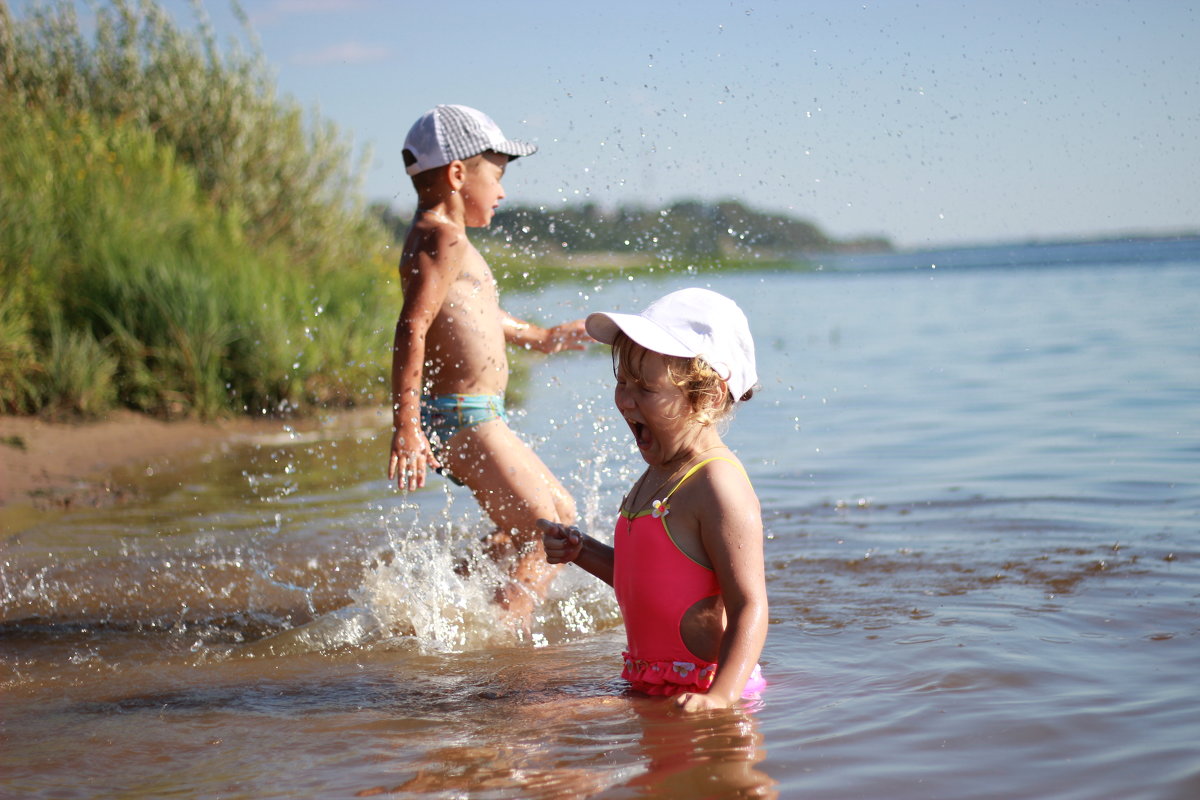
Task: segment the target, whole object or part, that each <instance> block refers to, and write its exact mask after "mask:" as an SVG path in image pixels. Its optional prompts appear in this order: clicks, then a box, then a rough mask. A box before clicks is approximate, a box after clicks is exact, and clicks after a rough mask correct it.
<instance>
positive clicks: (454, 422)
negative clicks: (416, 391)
mask: <svg viewBox="0 0 1200 800" xmlns="http://www.w3.org/2000/svg"><path fill="white" fill-rule="evenodd" d="M494 419H498V420H501V421H502V422H508V412H507V411H505V410H504V395H502V394H443V395H438V396H437V397H434V396H432V395H424V396H422V397H421V429H422V430H423V431H424V432H425V436H426V437H428V439H429V446H430V447H432V448H433V452H434V454H435V455H436V456H437V457H438V459H439V460H441V459H442V458H443V454H444V453H445V448H446V444H447V443H448V442H449V441H450V440H451V439H452V438H454V434H456V433H458V432H459V431H462V430H466V429H467V428H474V427H475V426H476V425H482V424H483V423H485V422H491V421H492V420H494ZM438 473H440V474H441V475H444V476H446V477H447V478H449V479H450V480H452V481H454V482H455V483H457V484H458V485H459V486H462V485H463V484H462V481H460V480H458V479H457V478H455V477H454V476H453V475H451V474H450V473H449V472H447V471H446V470H445V468H442V469H439V470H438Z"/></svg>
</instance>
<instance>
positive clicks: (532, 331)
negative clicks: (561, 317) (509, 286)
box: [500, 310, 592, 353]
mask: <svg viewBox="0 0 1200 800" xmlns="http://www.w3.org/2000/svg"><path fill="white" fill-rule="evenodd" d="M500 313H501V314H503V315H504V320H503V324H504V340H505V341H506V342H508V343H509V344H515V345H517V346H518V347H525V348H528V349H531V350H537V351H538V352H541V353H557V352H559V351H560V350H583V349H584V348H585V347H587V344H588V342H590V341H592V337H590V336H588V335H587V331H585V330H584V328H583V320H581V319H577V320H572V321H571V322H564V323H562V324H561V325H555V326H554V327H553V328H542V327H540V326H538V325H534V324H533V323H532V322H526V321H525V320H523V319H517V318H516V317H514V316H513V315H512V314H509V313H508V312H507V311H504V310H501V312H500Z"/></svg>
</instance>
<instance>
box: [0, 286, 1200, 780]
mask: <svg viewBox="0 0 1200 800" xmlns="http://www.w3.org/2000/svg"><path fill="white" fill-rule="evenodd" d="M719 281H720V282H719V283H718V282H717V279H714V285H715V286H716V288H718V289H720V290H721V291H724V292H725V293H727V294H730V295H731V296H734V297H737V298H738V299H739V301H742V302H743V304H744V306H745V307H746V308H747V310H748V312H749V316H750V318H751V322H752V325H754V326H755V328H756V333H757V335H758V337H759V339H760V342H761V343H762V344H761V347H760V351H761V352H760V362H761V363H760V370H759V371H760V374H762V375H763V376H764V386H763V390H762V392H761V393H760V394H759V395H758V396H756V398H755V399H754V401H752V403H750V404H748V405H747V406H746V407H745V408H744V409H742V410H741V411H740V412H739V415H738V418H737V419H735V420H734V422H733V424H732V426H731V428H730V431H729V435H728V439H729V441H730V442H731V443H732V444H733V445H734V446H735V447H736V448H737V449H738V451H739V452H740V453H741V454H742V456H743V458H744V460H745V461H746V463H747V466H748V468H749V471H750V474H751V475H752V477H753V479H754V481H755V484H756V488H757V490H758V492H759V495H760V498H761V499H762V502H763V508H764V516H765V522H766V530H767V535H768V541H767V543H766V558H767V564H766V566H767V582H768V590H769V593H770V599H771V626H770V631H769V639H768V643H767V647H766V650H765V652H764V656H763V666H764V671H765V673H766V677H767V680H768V683H769V686H768V689H767V691H766V693H765V694H764V696H763V698H762V700H761V702H760V703H759V704H758V705H757V706H756V707H754V708H751V709H744V710H741V711H738V712H731V713H729V714H718V715H712V716H704V717H695V718H690V717H688V718H685V717H680V716H673V715H671V714H668V713H667V712H666V711H665V709H664V708H663V707H662V706H661V704H659V703H658V702H657V701H647V700H637V699H634V698H629V697H626V696H625V695H623V694H622V685H621V683H620V681H619V680H617V679H616V676H617V674H618V673H619V670H620V663H619V654H620V651H621V649H622V645H623V631H622V629H621V627H620V620H619V616H618V613H617V609H616V606H615V603H614V602H613V599H612V597H611V592H610V591H608V590H607V588H606V587H602V586H601V585H599V584H598V583H597V582H595V581H593V580H591V579H590V578H588V577H587V576H585V575H582V574H581V573H579V571H575V572H572V571H569V570H568V571H566V572H564V573H563V574H562V576H561V577H560V578H559V580H558V581H557V582H556V584H555V586H554V589H553V594H552V598H551V601H550V602H549V603H548V604H547V605H546V606H545V607H544V608H543V609H542V610H541V612H540V613H539V615H538V616H537V618H536V619H535V620H534V622H533V625H532V628H531V631H530V633H529V635H528V636H526V635H522V634H518V633H517V632H514V631H511V630H508V629H506V628H504V627H503V626H501V625H498V624H497V623H496V612H495V609H494V607H493V606H492V603H491V592H492V588H493V587H494V585H495V583H496V581H498V580H499V573H498V572H497V571H496V568H495V566H494V565H492V564H491V563H490V562H488V561H487V560H486V559H484V558H482V557H481V552H480V544H479V538H480V536H481V535H482V534H483V533H485V532H486V523H485V520H484V519H483V518H482V517H481V515H480V514H479V512H478V510H477V508H476V507H475V505H474V503H473V501H471V499H470V497H469V496H468V495H466V494H465V493H464V492H462V491H461V490H457V489H454V488H452V487H450V486H449V485H448V484H445V483H444V482H442V481H440V480H434V481H433V482H432V484H431V487H430V488H429V489H428V490H426V491H423V492H417V493H414V494H412V495H409V496H402V495H399V494H396V493H395V492H393V491H392V490H391V489H390V487H389V486H388V485H387V482H386V481H385V480H384V479H383V477H382V466H381V465H382V464H383V455H384V453H385V449H386V444H387V443H386V438H385V436H384V434H385V430H384V428H385V427H386V425H385V424H369V425H364V426H360V427H358V428H354V429H351V430H340V431H337V432H336V433H326V434H325V435H312V434H303V435H301V434H298V433H296V432H295V431H290V430H286V429H281V430H280V435H279V436H278V437H276V438H273V439H271V440H265V441H261V442H258V443H254V444H251V445H247V446H245V447H237V448H231V449H229V450H228V451H226V452H217V453H213V454H210V455H209V456H208V457H206V458H204V459H201V460H197V461H196V462H195V463H190V464H186V465H183V466H181V467H179V468H178V469H174V470H171V471H160V472H159V473H158V474H155V475H153V476H146V475H141V476H138V477H137V481H138V485H139V493H138V495H137V498H138V499H136V500H134V501H132V502H130V503H129V504H127V505H125V506H123V507H119V508H109V509H97V510H89V511H81V512H78V513H73V514H69V515H59V516H47V517H44V518H42V519H41V520H35V524H31V525H29V526H27V527H23V528H22V529H21V530H19V531H17V532H15V533H13V532H9V533H7V534H6V535H5V538H4V540H3V542H2V544H0V547H2V548H3V549H2V560H0V687H2V691H3V693H4V720H3V726H2V727H0V737H3V745H2V746H0V776H3V777H2V778H0V789H2V791H0V794H5V795H11V796H21V797H64V796H89V797H162V796H182V797H211V796H229V797H271V796H287V797H328V796H356V795H357V796H371V795H373V794H386V795H393V796H430V797H457V796H470V797H496V798H515V797H520V798H528V797H547V798H549V797H593V796H594V797H632V796H637V797H692V796H716V797H720V796H730V797H735V796H737V797H741V796H774V795H776V794H778V796H782V797H802V796H812V797H822V798H840V797H846V798H850V797H895V798H907V797H914V798H915V797H961V796H973V795H975V794H978V793H979V791H980V790H979V788H978V787H980V786H986V787H989V789H988V791H989V792H991V791H992V790H993V789H994V792H993V793H994V794H995V795H996V796H1004V797H1008V798H1044V797H1121V798H1164V797H1165V798H1175V797H1179V798H1183V797H1191V796H1195V795H1196V793H1197V791H1200V767H1198V766H1197V763H1196V761H1195V757H1194V753H1193V752H1192V750H1193V749H1194V748H1192V743H1194V742H1195V741H1196V740H1197V738H1198V737H1200V717H1197V715H1196V713H1195V712H1194V710H1193V708H1194V702H1193V695H1194V688H1193V686H1194V672H1195V652H1196V650H1195V647H1196V638H1197V636H1200V628H1197V625H1196V619H1197V615H1196V611H1197V607H1196V604H1197V596H1196V593H1195V586H1196V585H1197V579H1198V578H1200V574H1198V567H1197V565H1198V564H1200V539H1198V538H1197V521H1198V520H1200V485H1198V478H1197V476H1198V475H1200V472H1197V471H1196V469H1195V466H1196V465H1197V464H1198V463H1200V447H1198V446H1197V444H1196V439H1195V436H1194V435H1192V433H1193V432H1194V431H1196V430H1200V396H1198V395H1197V388H1196V387H1197V386H1198V385H1200V384H1197V382H1196V380H1195V378H1196V375H1197V372H1196V365H1197V364H1200V337H1198V336H1196V334H1197V333H1198V332H1200V331H1198V330H1197V325H1196V321H1195V316H1194V313H1193V311H1194V310H1193V308H1192V306H1193V305H1194V303H1193V300H1194V298H1195V296H1197V290H1198V289H1200V285H1198V284H1200V270H1197V269H1196V268H1194V267H1159V268H1154V269H1147V268H1139V269H1127V268H1111V267H1105V268H1099V267H1098V268H1095V269H1091V270H1088V269H1083V268H1080V267H1072V268H1071V269H1069V270H1060V271H1054V270H1044V271H1037V270H1024V271H1020V272H1008V271H989V270H976V271H971V272H968V273H960V274H953V273H947V274H939V275H938V276H937V279H936V281H931V280H929V278H928V276H925V275H917V274H912V273H907V272H902V273H873V274H870V275H863V276H856V275H832V274H809V275H777V274H768V275H740V276H729V277H724V278H720V279H719ZM669 288H674V286H673V285H670V286H668V285H665V284H662V285H647V286H634V285H630V286H624V285H614V286H611V287H599V288H597V289H595V290H594V291H592V292H591V294H590V295H589V296H588V297H587V298H582V297H580V296H579V295H578V290H575V289H567V288H562V289H557V290H554V291H551V292H547V293H545V294H542V295H539V296H537V297H528V298H523V299H521V300H520V302H524V303H527V304H528V306H529V307H528V308H519V307H514V309H513V310H514V312H516V313H519V314H522V315H525V316H530V317H533V318H535V319H536V318H539V317H540V316H546V317H547V318H550V317H553V318H556V319H557V318H567V317H568V316H570V315H571V313H572V312H573V311H577V310H586V308H590V307H592V306H603V307H605V308H618V309H626V308H628V309H636V308H640V307H641V306H642V305H643V304H644V302H645V301H646V300H648V299H651V298H652V297H655V296H658V295H659V294H661V293H662V292H663V291H665V290H666V289H669ZM797 298H802V302H801V309H802V312H803V313H797V312H796V305H797V302H798V301H797ZM580 306H583V308H580ZM835 334H836V335H835ZM610 380H611V376H610V371H609V366H608V363H607V360H606V359H605V357H604V356H603V355H602V354H600V353H595V354H590V355H579V356H575V355H572V356H566V357H563V358H561V359H556V360H555V361H554V362H553V363H552V364H551V362H545V363H544V364H543V363H541V362H539V363H535V364H534V366H533V369H532V373H531V385H530V388H529V405H528V407H527V408H526V409H524V413H518V414H517V416H518V419H517V421H516V425H517V427H518V429H519V430H521V431H523V432H524V433H525V434H526V435H527V436H529V437H531V438H532V439H533V440H534V441H535V444H536V446H537V448H538V450H539V452H540V453H541V454H542V455H543V456H544V457H545V459H546V461H547V463H548V464H550V466H551V468H552V469H554V470H555V471H556V472H557V473H558V474H560V475H562V476H564V478H565V483H566V484H567V486H568V488H569V489H570V490H571V491H572V492H573V493H574V494H575V496H576V498H577V501H578V504H579V507H580V509H581V513H582V515H583V518H584V522H585V526H586V527H587V528H588V530H589V531H590V532H592V533H593V534H595V535H597V536H600V537H602V538H603V537H605V536H606V535H607V533H608V526H610V525H611V516H610V515H611V513H612V509H614V508H616V506H617V503H618V502H619V498H620V494H621V492H622V491H623V490H624V489H625V488H626V487H627V486H628V484H629V482H630V481H631V480H632V478H633V477H634V476H635V475H636V473H635V471H634V470H635V469H636V467H637V463H636V455H635V454H633V453H632V452H631V448H630V446H629V443H628V442H627V441H625V440H624V438H623V437H624V434H623V433H622V432H621V430H619V429H618V427H617V426H615V425H614V424H613V417H612V414H611V412H610V411H609V403H610V400H609V398H610V395H611V390H610V388H609V385H608V384H609V381H610ZM381 419H382V417H381ZM1014 765H1019V769H1014Z"/></svg>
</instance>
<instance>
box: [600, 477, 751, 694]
mask: <svg viewBox="0 0 1200 800" xmlns="http://www.w3.org/2000/svg"><path fill="white" fill-rule="evenodd" d="M718 460H721V461H729V459H723V458H710V459H706V460H704V461H701V462H700V463H699V464H697V465H696V466H694V467H692V468H691V469H690V470H688V472H687V474H685V475H684V476H683V477H682V478H681V479H680V480H679V483H677V484H675V488H673V489H671V491H669V492H667V494H666V496H665V497H663V499H662V500H656V501H655V502H654V505H653V508H651V509H649V510H647V511H642V512H640V513H638V514H635V515H633V517H630V516H629V515H628V513H627V512H626V511H625V509H621V513H620V515H619V517H618V519H617V526H616V532H615V534H614V536H613V548H614V562H613V589H614V590H615V591H616V595H617V602H618V603H619V604H620V606H621V614H622V615H623V616H624V617H625V637H626V641H627V643H628V646H629V649H628V651H626V653H625V669H624V670H623V671H622V672H621V677H622V678H625V679H626V680H627V681H629V682H630V683H631V684H632V685H633V688H634V689H637V690H638V691H640V692H643V693H645V694H652V695H673V694H679V693H680V692H707V691H708V690H709V688H710V687H711V686H712V682H713V678H715V677H716V674H717V665H716V664H715V663H713V662H711V661H705V660H703V659H700V658H697V657H696V656H695V655H694V654H693V653H692V652H691V651H690V650H688V648H687V645H685V644H684V643H683V638H682V637H681V636H680V634H679V627H680V624H681V623H682V622H683V616H684V614H685V613H687V610H688V609H689V608H691V607H692V606H694V605H695V604H696V603H697V602H699V601H700V600H703V599H705V598H708V597H715V596H717V595H719V594H720V593H721V587H720V586H719V585H718V583H717V575H716V572H714V571H713V570H712V569H711V568H710V567H705V566H703V565H701V564H698V563H696V562H695V561H693V560H692V559H691V558H690V557H688V556H687V555H685V554H684V552H683V551H682V550H680V549H679V547H678V546H677V545H676V544H675V541H674V540H673V539H672V538H671V532H670V530H669V529H668V528H667V521H666V517H667V515H668V513H669V511H670V507H669V505H668V500H670V498H671V495H673V494H674V493H675V491H676V490H677V489H679V487H680V486H682V485H683V484H684V482H685V481H687V479H688V478H690V477H692V475H694V474H696V472H697V471H698V470H699V469H700V468H701V467H703V466H704V465H705V464H707V463H709V462H710V461H718ZM730 463H735V464H736V463H737V462H732V461H731V462H730ZM739 466H740V465H739ZM763 686H765V682H764V681H763V679H762V675H761V673H760V671H759V669H758V667H757V666H756V667H755V668H754V674H753V675H752V676H751V677H750V680H749V681H748V682H747V684H746V691H745V693H746V694H756V693H757V692H759V691H761V690H762V688H763Z"/></svg>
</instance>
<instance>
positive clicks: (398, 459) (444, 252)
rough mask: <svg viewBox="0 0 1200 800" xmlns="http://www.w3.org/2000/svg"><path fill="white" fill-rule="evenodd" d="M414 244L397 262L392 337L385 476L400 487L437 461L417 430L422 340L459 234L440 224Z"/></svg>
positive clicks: (419, 482) (421, 479) (420, 482)
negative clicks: (397, 304)
mask: <svg viewBox="0 0 1200 800" xmlns="http://www.w3.org/2000/svg"><path fill="white" fill-rule="evenodd" d="M415 234H416V236H417V238H416V241H415V242H414V243H413V247H412V249H411V250H409V251H408V252H409V253H410V254H411V256H410V257H406V258H405V259H403V260H402V261H401V263H400V272H401V283H402V284H403V286H404V305H403V307H402V308H401V309H400V317H399V319H397V320H396V334H395V338H394V339H393V341H392V447H391V455H390V457H389V459H388V480H395V481H396V485H397V486H398V487H399V488H401V489H407V490H412V489H419V488H421V487H422V486H424V485H425V471H426V469H428V468H429V467H435V468H436V467H440V466H441V464H440V463H439V462H438V460H437V458H436V457H435V456H434V455H433V451H432V450H431V448H430V446H429V439H428V438H426V436H425V433H424V431H422V430H421V384H422V379H423V376H424V364H425V340H426V336H427V334H428V332H429V326H430V325H432V324H433V320H434V317H436V316H437V313H438V311H439V309H441V307H442V303H443V302H444V301H445V299H446V293H447V291H448V290H449V288H450V283H451V281H452V280H453V276H454V274H455V273H454V268H455V263H456V262H457V259H458V257H459V255H460V253H461V252H462V250H463V242H464V240H463V237H461V236H457V235H455V234H454V232H453V231H449V230H447V229H446V228H445V227H444V226H440V225H439V226H437V227H436V228H433V229H432V230H428V231H424V232H415Z"/></svg>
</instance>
